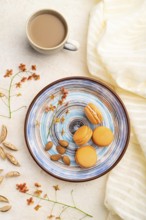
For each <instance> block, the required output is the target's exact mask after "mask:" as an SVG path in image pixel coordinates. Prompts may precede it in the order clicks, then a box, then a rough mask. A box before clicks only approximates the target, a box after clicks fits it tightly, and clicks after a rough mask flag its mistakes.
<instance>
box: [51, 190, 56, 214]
mask: <svg viewBox="0 0 146 220" xmlns="http://www.w3.org/2000/svg"><path fill="white" fill-rule="evenodd" d="M55 201H56V202H57V191H56V190H55ZM55 205H56V203H54V204H53V206H52V209H51V215H52V213H53V210H54V208H55Z"/></svg>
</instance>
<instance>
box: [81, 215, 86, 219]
mask: <svg viewBox="0 0 146 220" xmlns="http://www.w3.org/2000/svg"><path fill="white" fill-rule="evenodd" d="M86 217H87V215H84V216H83V217H82V218H80V219H79V220H82V219H84V218H86Z"/></svg>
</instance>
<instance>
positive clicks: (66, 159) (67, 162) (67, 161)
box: [62, 155, 70, 166]
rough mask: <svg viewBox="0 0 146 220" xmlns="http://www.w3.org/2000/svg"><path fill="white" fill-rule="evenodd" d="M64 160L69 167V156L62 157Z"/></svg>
mask: <svg viewBox="0 0 146 220" xmlns="http://www.w3.org/2000/svg"><path fill="white" fill-rule="evenodd" d="M62 160H63V162H64V163H65V164H66V165H67V166H69V165H70V158H69V157H68V156H66V155H64V156H63V157H62Z"/></svg>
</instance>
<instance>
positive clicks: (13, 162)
mask: <svg viewBox="0 0 146 220" xmlns="http://www.w3.org/2000/svg"><path fill="white" fill-rule="evenodd" d="M6 157H7V159H8V160H9V161H10V162H11V163H12V164H14V165H15V166H20V164H19V162H18V161H17V160H16V158H15V157H14V156H13V155H12V154H10V153H6Z"/></svg>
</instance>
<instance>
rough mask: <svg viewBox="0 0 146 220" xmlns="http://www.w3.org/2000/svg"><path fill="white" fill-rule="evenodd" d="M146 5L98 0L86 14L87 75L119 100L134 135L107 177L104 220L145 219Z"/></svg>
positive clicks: (135, 2)
mask: <svg viewBox="0 0 146 220" xmlns="http://www.w3.org/2000/svg"><path fill="white" fill-rule="evenodd" d="M145 11H146V1H144V0H140V1H139V0H134V1H126V0H118V1H117V0H110V1H109V0H104V1H100V2H99V3H98V4H97V5H96V6H95V7H94V9H93V10H92V12H91V15H90V23H89V31H88V42H87V62H88V68H89V72H90V73H91V74H92V75H94V76H95V77H97V78H98V79H101V80H103V81H105V82H106V83H110V84H111V85H112V86H113V88H114V90H115V91H116V92H117V93H118V94H119V96H120V97H121V99H122V100H123V102H124V104H125V106H126V108H127V110H128V113H129V116H130V121H131V126H132V130H133V133H132V134H131V140H130V144H129V147H128V149H127V152H126V154H125V156H124V158H123V159H122V160H121V161H120V163H119V164H118V165H117V166H116V167H115V168H114V169H113V170H112V171H111V172H110V174H109V177H108V181H107V186H106V196H105V205H106V207H107V208H108V209H109V211H110V213H109V216H108V220H111V219H112V220H115V219H117V220H118V219H124V220H145V219H146V212H145V210H146V159H145V157H146V133H145V131H146V74H145V72H146V63H145V60H146V14H145Z"/></svg>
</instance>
